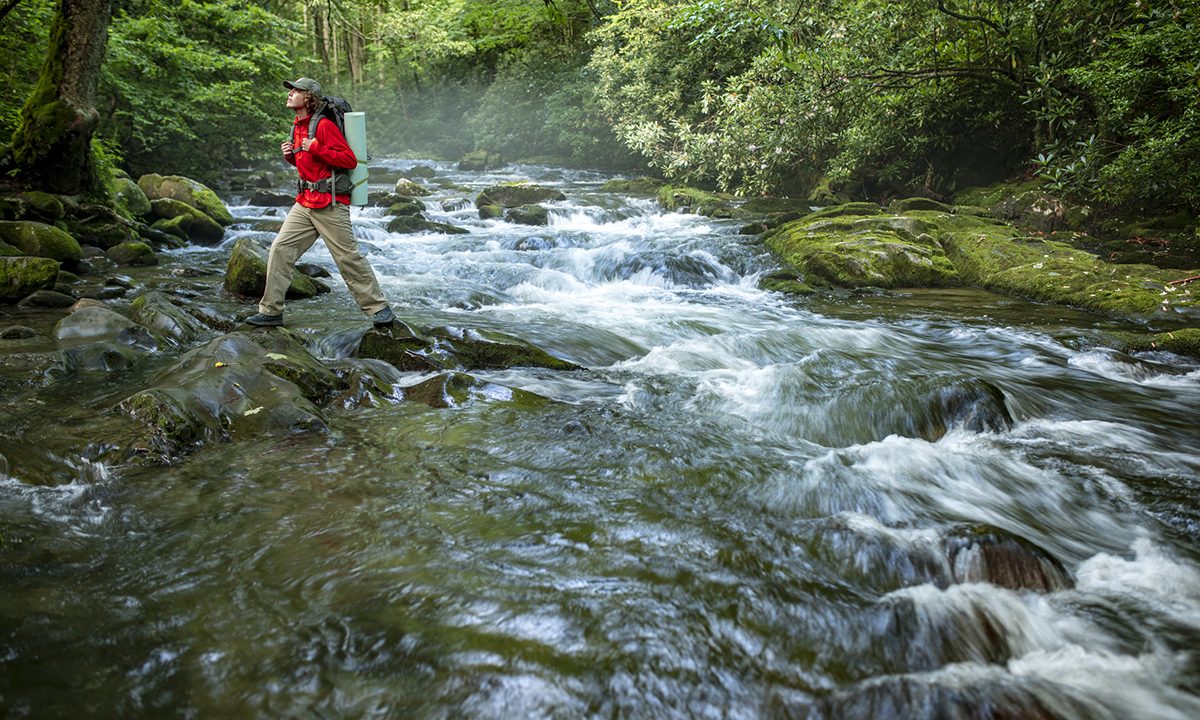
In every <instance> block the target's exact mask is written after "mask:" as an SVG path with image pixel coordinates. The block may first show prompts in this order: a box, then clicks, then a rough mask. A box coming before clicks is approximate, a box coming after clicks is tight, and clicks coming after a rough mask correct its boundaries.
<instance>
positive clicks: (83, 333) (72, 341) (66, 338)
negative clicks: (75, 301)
mask: <svg viewBox="0 0 1200 720" xmlns="http://www.w3.org/2000/svg"><path fill="white" fill-rule="evenodd" d="M54 340H55V342H56V343H57V345H58V347H59V348H60V349H66V348H70V347H73V346H76V345H86V344H88V343H95V342H107V343H114V344H117V345H125V346H128V347H136V348H141V349H143V350H154V349H156V348H157V347H158V341H157V340H156V339H155V337H154V335H153V334H152V333H151V332H150V331H149V330H148V329H146V328H144V327H142V326H141V325H138V324H137V323H135V322H134V321H132V320H130V319H129V318H127V317H125V316H124V315H122V314H120V313H118V312H115V311H113V310H109V309H108V308H106V307H90V306H89V307H82V308H80V309H79V310H76V311H75V312H73V313H71V314H70V315H67V316H66V317H65V318H63V319H62V320H59V321H58V324H57V325H56V326H55V327H54Z"/></svg>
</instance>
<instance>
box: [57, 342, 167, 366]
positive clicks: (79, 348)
mask: <svg viewBox="0 0 1200 720" xmlns="http://www.w3.org/2000/svg"><path fill="white" fill-rule="evenodd" d="M145 356H146V352H145V351H144V350H142V349H140V348H135V347H131V346H129V345H124V344H122V343H115V342H93V343H87V344H86V345H72V346H71V347H68V348H64V349H63V350H62V351H60V352H59V362H60V364H61V367H62V369H63V370H65V371H67V372H69V373H76V372H97V373H111V372H118V371H121V370H127V369H129V368H131V367H133V366H134V365H136V364H137V363H138V362H139V361H140V360H141V359H142V358H143V357H145Z"/></svg>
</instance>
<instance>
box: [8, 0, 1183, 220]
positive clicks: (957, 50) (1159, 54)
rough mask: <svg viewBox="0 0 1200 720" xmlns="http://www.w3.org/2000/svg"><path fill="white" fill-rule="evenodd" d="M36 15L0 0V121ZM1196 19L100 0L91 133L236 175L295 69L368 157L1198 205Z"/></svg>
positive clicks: (1102, 11) (1040, 7)
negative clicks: (1038, 184)
mask: <svg viewBox="0 0 1200 720" xmlns="http://www.w3.org/2000/svg"><path fill="white" fill-rule="evenodd" d="M57 7H58V6H57V5H56V4H55V3H54V2H52V1H51V0H6V2H5V3H4V4H3V12H4V15H3V16H2V19H0V23H3V33H2V35H0V44H2V48H0V50H2V52H3V56H4V58H5V65H6V67H5V73H4V75H3V80H0V92H3V94H4V98H3V99H4V103H3V115H2V116H0V125H2V127H0V137H8V136H10V135H11V134H12V133H13V131H14V130H15V129H16V128H17V126H18V124H19V122H20V112H21V107H22V105H23V103H24V102H25V99H26V97H27V96H28V95H29V93H30V91H31V89H32V88H33V86H34V84H35V82H36V80H37V78H38V73H39V70H40V68H41V67H42V64H43V62H44V59H45V57H46V51H45V48H46V47H47V32H48V28H49V26H50V25H51V19H52V18H53V17H54V15H55V13H56V8H57ZM1198 30H1200V2H1197V1H1196V0H1161V1H1157V2H1145V1H1142V0H1087V1H1084V0H1029V1H1025V2H1008V1H988V0H953V1H943V0H914V1H913V2H885V1H883V0H814V2H809V3H797V2H779V1H777V0H690V1H683V0H615V1H609V0H582V1H581V0H489V1H487V2H484V1H482V0H371V1H370V2H368V1H367V0H339V1H335V0H302V1H296V0H259V1H258V2H244V1H236V2H235V1H234V0H176V1H172V2H162V1H161V0H115V3H114V5H113V7H112V17H111V21H110V22H109V24H108V40H107V49H106V56H105V59H104V62H103V66H102V69H101V78H100V82H99V86H98V89H97V109H98V111H99V113H100V121H99V124H98V128H97V131H96V140H95V142H94V143H93V147H94V148H95V151H96V152H97V153H98V156H99V157H100V159H101V162H102V163H110V164H118V165H122V166H124V167H126V168H127V169H128V170H129V171H130V172H131V173H133V174H135V175H136V174H138V173H141V172H147V171H152V170H153V171H159V172H166V171H170V172H179V173H184V174H191V175H195V176H198V177H202V178H213V177H216V176H219V175H220V173H221V172H222V171H223V170H224V169H226V168H230V167H244V166H247V165H252V164H254V163H255V162H256V161H259V160H261V159H264V158H267V157H271V156H273V155H274V153H275V151H276V149H277V147H278V141H279V140H280V139H281V138H282V137H283V135H284V132H285V131H286V128H287V127H288V123H289V118H288V116H287V113H286V112H285V111H284V109H283V91H282V89H281V86H280V81H281V79H283V78H294V77H296V76H300V75H308V76H313V77H317V78H318V79H320V80H321V81H322V82H323V83H324V84H325V86H326V89H327V91H328V92H331V93H335V94H339V95H343V96H345V97H347V98H348V99H350V100H351V102H352V103H353V104H354V105H355V107H356V109H362V110H366V111H367V112H368V113H370V115H369V117H370V128H371V131H370V133H371V144H372V149H373V152H375V153H412V154H422V155H436V156H441V157H446V158H451V159H454V158H456V157H457V156H458V155H459V154H461V153H462V152H464V151H467V150H471V149H486V150H489V151H494V152H499V153H501V154H502V155H503V156H504V157H505V158H507V159H512V160H518V159H542V160H553V161H555V162H562V163H569V164H576V165H586V166H594V167H600V168H607V169H619V170H628V171H634V170H637V169H640V168H649V169H650V170H651V171H653V172H656V173H658V174H661V175H662V176H664V177H667V178H669V179H672V180H675V181H680V182H690V183H696V184H709V185H713V186H717V187H720V188H722V189H725V190H731V191H736V192H740V193H743V194H761V193H786V194H798V195H813V196H815V197H822V196H828V197H838V196H840V197H874V198H880V197H887V196H891V195H896V194H901V193H904V194H926V195H930V196H934V197H938V196H943V195H947V194H949V193H952V192H953V191H955V190H956V189H958V188H961V187H964V186H966V185H970V184H977V183H982V182H989V181H994V180H997V179H1001V178H1006V177H1014V176H1019V175H1024V176H1026V177H1030V178H1033V177H1042V178H1044V179H1046V180H1047V181H1048V184H1049V187H1050V188H1051V189H1052V190H1055V191H1058V192H1060V193H1062V194H1063V195H1064V196H1068V197H1076V198H1080V199H1087V200H1090V201H1094V202H1099V203H1104V204H1107V205H1109V206H1110V207H1113V208H1118V209H1125V210H1130V211H1154V212H1165V211H1176V210H1177V211H1186V212H1189V213H1191V214H1196V213H1197V212H1198V211H1200V164H1198V163H1196V162H1195V158H1197V157H1200V31H1198Z"/></svg>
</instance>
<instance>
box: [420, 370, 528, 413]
mask: <svg viewBox="0 0 1200 720" xmlns="http://www.w3.org/2000/svg"><path fill="white" fill-rule="evenodd" d="M404 399H405V400H407V401H409V402H419V403H423V404H425V405H428V406H429V407H433V408H454V407H459V406H461V405H465V404H467V403H469V402H472V401H476V402H479V401H482V402H511V403H518V404H520V405H525V406H530V405H540V404H544V403H547V402H549V400H548V399H547V398H545V397H542V396H541V395H538V394H536V393H531V392H529V391H527V390H518V389H516V388H510V387H507V386H505V385H498V384H496V383H490V382H487V381H485V380H480V379H479V378H474V377H471V376H470V375H466V374H464V373H458V372H448V373H442V374H441V375H437V376H434V377H431V378H429V379H428V380H424V381H422V382H419V383H417V384H416V385H410V386H408V387H405V388H404Z"/></svg>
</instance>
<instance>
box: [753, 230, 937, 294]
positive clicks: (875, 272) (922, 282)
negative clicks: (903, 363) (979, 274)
mask: <svg viewBox="0 0 1200 720" xmlns="http://www.w3.org/2000/svg"><path fill="white" fill-rule="evenodd" d="M934 229H935V227H934V226H933V225H932V224H931V223H922V222H921V221H919V220H916V219H910V218H904V217H898V216H897V217H890V216H883V215H880V216H867V217H861V216H854V215H829V214H822V213H813V214H812V215H808V216H806V217H804V218H802V219H800V220H797V221H795V222H791V223H787V224H785V225H782V226H780V227H779V228H777V229H776V230H774V231H772V232H771V233H770V235H769V236H768V238H767V247H769V248H771V250H773V251H774V252H775V253H776V254H778V255H779V256H780V257H781V258H782V259H783V260H785V261H786V262H788V263H789V264H790V265H792V266H793V267H795V268H797V269H799V270H800V271H801V272H802V273H803V275H804V277H805V279H806V281H807V282H808V283H812V284H820V285H826V286H833V287H844V288H859V287H881V288H898V287H944V286H953V285H958V284H960V280H959V277H958V273H957V271H956V270H955V268H954V266H953V264H952V263H951V262H950V261H949V260H948V259H947V258H946V256H945V254H944V253H943V252H942V249H941V246H939V245H938V243H937V241H936V240H935V239H934V238H933V236H931V235H930V234H929V233H928V232H927V231H928V230H934Z"/></svg>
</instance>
